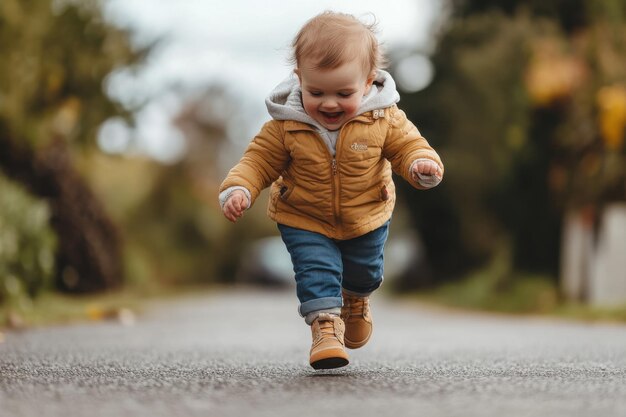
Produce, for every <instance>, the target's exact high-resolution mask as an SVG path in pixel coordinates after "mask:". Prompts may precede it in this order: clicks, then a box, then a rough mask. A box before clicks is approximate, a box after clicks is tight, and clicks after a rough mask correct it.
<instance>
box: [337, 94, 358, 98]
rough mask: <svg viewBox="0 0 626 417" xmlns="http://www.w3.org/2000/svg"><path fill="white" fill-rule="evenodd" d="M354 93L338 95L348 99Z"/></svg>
mask: <svg viewBox="0 0 626 417" xmlns="http://www.w3.org/2000/svg"><path fill="white" fill-rule="evenodd" d="M352 94H354V93H339V97H344V98H345V97H350V96H351V95H352Z"/></svg>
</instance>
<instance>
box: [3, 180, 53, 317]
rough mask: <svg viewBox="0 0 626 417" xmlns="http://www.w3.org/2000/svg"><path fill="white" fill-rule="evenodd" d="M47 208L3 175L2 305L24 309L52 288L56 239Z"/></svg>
mask: <svg viewBox="0 0 626 417" xmlns="http://www.w3.org/2000/svg"><path fill="white" fill-rule="evenodd" d="M49 217H50V213H49V209H48V206H47V205H46V204H45V203H44V202H42V201H39V200H36V199H34V198H33V197H32V196H30V195H29V194H27V193H26V192H25V191H24V190H23V189H22V188H21V187H19V186H18V185H16V184H14V183H11V182H9V181H8V180H7V179H5V178H4V177H2V176H0V304H5V305H7V306H8V307H9V308H14V309H18V310H19V309H21V308H23V306H24V305H25V303H28V301H27V300H28V299H29V298H30V297H34V296H36V295H37V294H38V293H40V292H41V291H42V290H43V289H45V288H48V287H50V284H51V280H52V273H53V270H54V250H55V237H54V234H53V232H52V230H51V229H50V226H49V225H48V219H49Z"/></svg>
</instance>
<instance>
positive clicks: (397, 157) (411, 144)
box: [383, 106, 444, 190]
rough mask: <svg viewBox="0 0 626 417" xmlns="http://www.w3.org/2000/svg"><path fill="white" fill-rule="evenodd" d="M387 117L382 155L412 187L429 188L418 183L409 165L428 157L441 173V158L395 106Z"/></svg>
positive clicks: (442, 169)
mask: <svg viewBox="0 0 626 417" xmlns="http://www.w3.org/2000/svg"><path fill="white" fill-rule="evenodd" d="M388 119H389V122H388V123H389V128H388V131H387V136H386V138H385V145H384V146H383V155H384V156H385V158H387V159H388V160H389V162H391V167H392V169H393V171H394V172H395V173H396V174H398V175H400V176H402V178H404V179H405V180H406V181H408V182H409V183H410V184H411V185H412V186H413V187H415V188H417V189H420V190H424V189H427V188H429V187H425V186H424V185H422V184H420V183H419V182H418V181H416V179H415V178H414V176H413V175H411V165H412V164H413V162H414V161H415V160H417V159H430V160H431V161H434V162H435V163H436V164H437V165H439V167H440V168H441V172H442V175H443V171H444V168H443V163H442V162H441V158H440V157H439V155H438V154H437V152H435V150H434V149H433V148H432V147H431V146H430V145H429V144H428V142H427V141H426V139H424V138H423V137H422V135H421V134H420V132H419V131H418V130H417V128H416V127H415V125H414V124H413V123H411V121H410V120H409V119H407V117H406V114H405V113H404V112H403V111H402V110H400V109H398V108H397V107H396V106H393V107H391V108H390V109H389V112H388Z"/></svg>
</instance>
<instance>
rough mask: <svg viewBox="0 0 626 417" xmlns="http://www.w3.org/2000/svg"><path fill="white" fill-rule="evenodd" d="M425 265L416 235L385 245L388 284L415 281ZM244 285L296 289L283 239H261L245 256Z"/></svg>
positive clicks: (395, 237)
mask: <svg viewBox="0 0 626 417" xmlns="http://www.w3.org/2000/svg"><path fill="white" fill-rule="evenodd" d="M424 265H425V259H424V253H423V250H422V245H421V242H420V240H419V238H418V236H417V234H416V233H415V232H412V231H404V232H402V233H399V234H394V235H393V236H391V237H390V238H389V240H388V241H387V244H386V246H385V282H386V285H389V284H391V283H393V282H394V281H396V280H399V279H402V280H406V279H413V278H412V277H417V276H419V274H420V271H423V269H424V268H425V267H424ZM236 280H237V282H240V283H247V284H259V285H266V286H278V287H291V286H295V280H294V272H293V265H292V264H291V257H290V255H289V252H288V251H287V249H286V248H285V244H284V243H283V241H282V239H281V238H280V237H279V236H272V237H266V238H263V239H259V240H257V241H255V242H254V243H253V244H251V245H250V246H249V247H248V248H247V249H246V250H245V251H244V253H243V255H242V257H241V260H240V264H239V267H238V269H237V273H236Z"/></svg>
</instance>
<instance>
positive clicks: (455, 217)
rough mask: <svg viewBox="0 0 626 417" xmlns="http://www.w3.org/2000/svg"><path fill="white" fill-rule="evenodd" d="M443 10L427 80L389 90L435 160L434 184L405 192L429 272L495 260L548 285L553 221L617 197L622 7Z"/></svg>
mask: <svg viewBox="0 0 626 417" xmlns="http://www.w3.org/2000/svg"><path fill="white" fill-rule="evenodd" d="M451 3H452V5H453V6H454V12H453V13H452V17H451V19H450V21H448V22H447V23H446V24H445V25H444V27H443V30H442V32H441V34H440V37H439V41H438V46H437V49H436V51H435V53H434V55H433V56H432V60H433V63H434V65H435V68H436V75H435V78H434V80H433V82H432V84H431V85H430V86H429V87H428V88H426V89H425V90H423V91H421V92H419V93H416V94H403V103H404V104H403V106H404V108H405V109H407V113H408V114H409V116H410V117H411V118H412V119H413V120H415V121H416V123H417V124H418V127H419V128H420V130H421V131H422V133H423V134H424V136H425V137H426V138H428V139H430V140H431V142H432V144H433V145H434V146H435V147H436V148H437V149H438V150H440V151H441V153H442V155H443V159H444V161H445V162H446V180H445V181H444V184H442V186H441V187H440V188H438V189H435V190H433V191H431V192H428V193H419V195H416V194H415V193H407V194H406V196H405V198H406V200H407V201H408V203H409V205H410V206H411V213H413V215H414V216H413V218H414V222H415V224H416V226H417V227H418V228H419V230H420V231H421V232H422V236H423V239H424V243H425V246H426V249H427V251H428V256H429V259H430V260H431V262H432V264H433V271H434V272H433V273H434V275H435V276H436V277H437V280H442V279H443V280H445V279H450V278H453V277H458V276H461V275H463V274H465V273H467V272H468V270H469V269H472V268H474V267H475V266H477V265H480V264H482V263H484V262H485V261H487V260H490V259H492V258H493V257H494V256H495V255H497V254H500V255H501V256H505V257H506V258H508V259H510V268H511V270H513V269H515V270H518V271H520V270H521V271H526V272H532V273H547V274H550V275H551V276H554V277H556V275H557V274H556V272H557V269H558V260H559V247H560V227H561V219H562V216H563V213H564V212H565V211H566V210H568V209H569V208H571V207H577V206H583V205H588V204H593V205H596V206H598V205H602V204H605V203H607V202H610V201H615V200H620V201H624V200H626V158H625V153H626V149H625V147H624V134H625V126H626V90H625V87H624V86H625V85H626V4H624V2H623V1H621V0H607V1H602V2H599V1H594V0H575V1H558V0H553V1H539V0H537V1H535V0H531V1H518V0H507V1H495V0H474V1H472V0H466V1H461V0H453V1H451ZM392 69H393V68H392ZM405 189H406V187H401V190H405ZM505 275H508V276H513V275H514V274H511V273H505ZM503 279H504V280H506V279H507V277H506V276H505V277H503Z"/></svg>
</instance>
